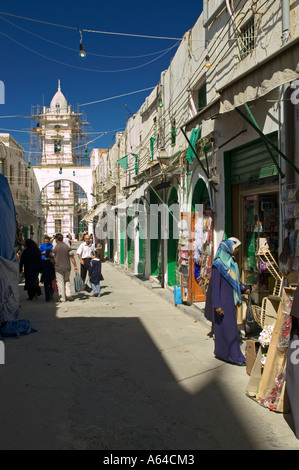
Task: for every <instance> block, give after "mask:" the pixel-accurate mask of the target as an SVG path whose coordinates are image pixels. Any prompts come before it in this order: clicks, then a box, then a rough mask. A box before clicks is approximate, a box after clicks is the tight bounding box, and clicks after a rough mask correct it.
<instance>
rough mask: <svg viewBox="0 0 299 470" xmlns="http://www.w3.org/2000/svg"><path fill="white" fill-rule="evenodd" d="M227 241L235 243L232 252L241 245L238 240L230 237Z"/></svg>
mask: <svg viewBox="0 0 299 470" xmlns="http://www.w3.org/2000/svg"><path fill="white" fill-rule="evenodd" d="M228 240H232V241H233V242H235V245H234V246H233V250H234V251H235V249H236V248H238V246H240V245H241V242H240V240H238V238H235V237H230V238H229V239H228Z"/></svg>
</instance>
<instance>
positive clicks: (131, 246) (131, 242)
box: [127, 215, 135, 269]
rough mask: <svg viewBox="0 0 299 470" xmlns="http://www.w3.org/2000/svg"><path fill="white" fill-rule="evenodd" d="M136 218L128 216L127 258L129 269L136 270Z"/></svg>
mask: <svg viewBox="0 0 299 470" xmlns="http://www.w3.org/2000/svg"><path fill="white" fill-rule="evenodd" d="M133 225H134V217H132V216H129V215H128V216H127V256H128V268H129V269H134V261H135V233H134V227H133Z"/></svg>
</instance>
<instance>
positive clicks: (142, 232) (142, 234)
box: [138, 200, 146, 274]
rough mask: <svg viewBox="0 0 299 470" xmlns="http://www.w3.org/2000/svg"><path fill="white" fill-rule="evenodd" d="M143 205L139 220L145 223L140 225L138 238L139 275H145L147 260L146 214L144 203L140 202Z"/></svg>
mask: <svg viewBox="0 0 299 470" xmlns="http://www.w3.org/2000/svg"><path fill="white" fill-rule="evenodd" d="M141 205H142V211H143V212H142V213H141V212H140V213H139V218H142V219H143V221H142V222H141V223H138V236H139V261H138V274H144V272H145V258H146V224H145V221H146V212H145V207H144V205H143V201H142V200H139V206H140V207H141Z"/></svg>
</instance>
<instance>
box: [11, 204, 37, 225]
mask: <svg viewBox="0 0 299 470" xmlns="http://www.w3.org/2000/svg"><path fill="white" fill-rule="evenodd" d="M16 216H17V221H18V222H19V223H20V224H22V225H25V226H29V225H33V224H35V223H36V222H38V217H37V216H35V215H34V214H31V213H30V212H28V211H26V209H24V207H23V206H16Z"/></svg>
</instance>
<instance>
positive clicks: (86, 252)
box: [77, 234, 93, 292]
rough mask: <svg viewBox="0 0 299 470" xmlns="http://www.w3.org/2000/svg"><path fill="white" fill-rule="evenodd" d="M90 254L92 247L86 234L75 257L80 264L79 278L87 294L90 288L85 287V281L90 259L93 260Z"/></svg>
mask: <svg viewBox="0 0 299 470" xmlns="http://www.w3.org/2000/svg"><path fill="white" fill-rule="evenodd" d="M92 252H93V245H92V244H91V243H90V236H89V235H88V234H86V235H85V237H84V242H83V243H81V245H80V246H79V248H78V250H77V255H78V258H79V260H80V263H81V270H80V274H81V278H82V281H83V282H84V284H85V290H87V291H88V292H90V291H91V288H90V287H89V286H87V284H86V282H85V280H86V275H87V273H88V270H89V266H90V262H91V259H92V258H93V256H92Z"/></svg>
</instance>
